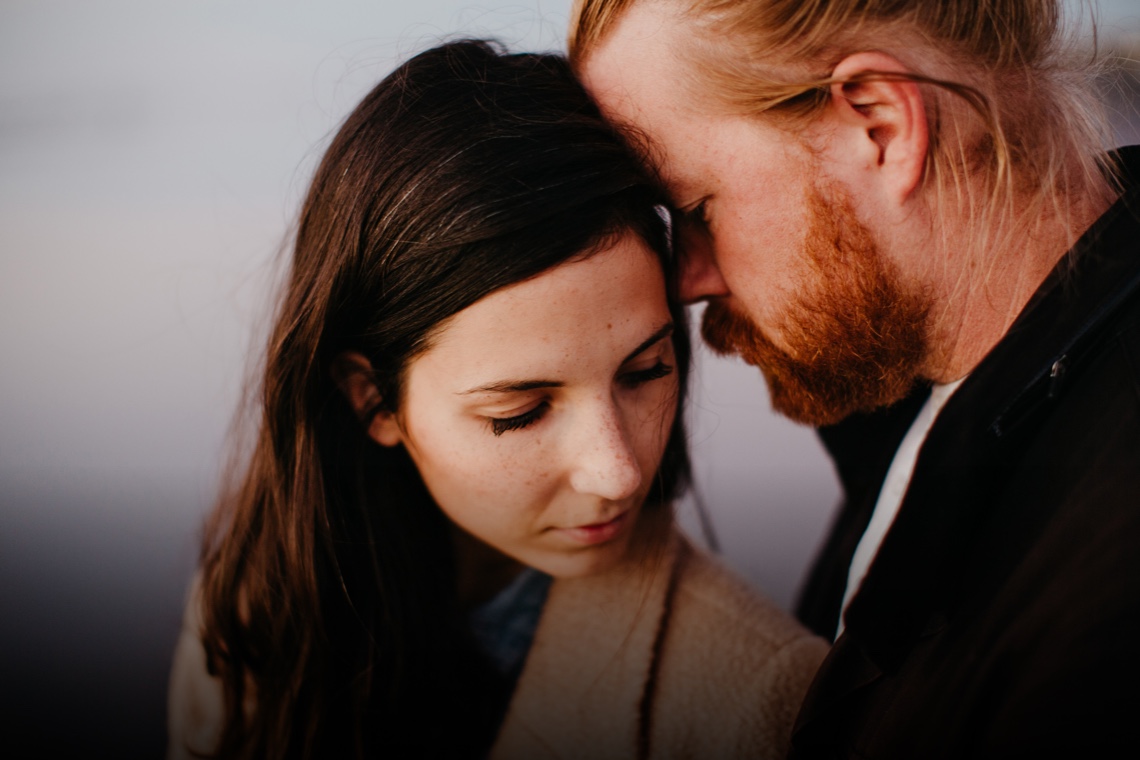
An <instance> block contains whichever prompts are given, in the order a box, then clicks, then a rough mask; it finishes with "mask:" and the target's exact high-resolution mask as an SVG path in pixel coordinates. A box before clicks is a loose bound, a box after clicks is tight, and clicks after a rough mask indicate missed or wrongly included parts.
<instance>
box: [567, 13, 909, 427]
mask: <svg viewBox="0 0 1140 760" xmlns="http://www.w3.org/2000/svg"><path fill="white" fill-rule="evenodd" d="M685 42H686V38H685V33H684V30H683V28H682V27H681V25H680V23H678V21H676V20H674V19H672V18H671V17H669V16H668V15H667V14H666V12H663V11H662V10H661V4H656V3H639V4H634V6H633V7H632V8H631V9H630V10H628V11H627V12H626V14H625V16H624V17H623V18H622V19H620V20H619V22H618V25H617V27H616V28H615V29H614V30H612V31H611V32H610V34H609V36H608V37H607V38H605V39H604V40H603V42H602V44H601V45H600V46H599V47H598V48H597V49H595V50H594V51H592V52H591V53H590V55H589V56H588V57H587V58H586V60H585V62H584V65H583V67H582V71H581V74H582V76H583V79H584V81H585V83H586V86H587V88H588V89H589V90H590V92H591V94H592V95H593V96H594V98H595V99H597V101H598V102H599V104H600V106H601V108H602V110H603V112H604V113H605V114H606V116H607V118H610V119H612V120H613V121H615V122H616V123H619V124H622V125H627V126H632V127H634V128H636V129H637V130H638V131H640V132H641V133H642V134H643V135H644V136H645V137H646V138H647V139H648V142H649V144H650V146H651V149H652V151H653V153H654V155H653V160H654V161H655V163H656V164H657V168H658V169H659V170H660V174H661V178H662V181H663V182H664V183H665V186H666V189H667V190H668V192H669V194H670V197H671V200H672V202H673V204H674V206H675V207H676V208H677V209H678V210H679V211H681V212H682V213H683V216H682V217H681V218H680V219H679V220H678V222H677V229H678V242H679V246H680V248H681V251H682V272H681V293H682V297H683V298H685V300H687V301H697V300H702V299H707V300H709V301H710V303H709V306H708V308H707V310H706V312H705V318H704V324H703V326H702V333H703V335H704V336H705V339H706V340H707V341H708V342H709V344H710V345H711V346H712V347H713V348H714V349H716V350H719V351H723V352H726V353H739V354H741V356H742V357H743V358H744V359H745V360H746V361H748V362H749V363H752V364H755V365H757V366H758V367H760V369H761V370H762V371H763V372H764V374H765V377H766V378H767V380H768V385H769V390H770V392H771V396H772V404H773V407H774V408H775V409H776V410H777V411H780V412H781V413H783V414H785V415H787V416H789V417H791V418H792V419H795V420H797V421H801V422H805V423H809V424H815V425H822V424H830V423H833V422H837V421H839V420H840V419H843V418H844V417H846V416H847V415H848V414H850V413H852V412H854V411H859V410H869V409H872V408H874V407H876V406H879V405H882V404H885V403H890V402H891V401H893V400H896V399H898V398H900V397H901V396H902V395H904V394H905V393H906V391H907V390H908V389H909V387H910V385H911V383H912V382H913V380H914V378H915V376H916V375H917V371H918V367H919V365H920V364H921V363H922V361H923V360H924V358H925V356H926V332H927V329H926V317H927V314H928V311H929V308H928V307H929V303H928V299H927V298H926V297H925V296H924V295H923V294H922V293H921V292H920V291H919V290H918V289H917V288H915V287H908V286H907V285H906V284H904V283H903V282H902V279H901V277H900V276H899V275H898V273H897V271H896V268H895V267H894V266H893V265H892V263H891V262H890V261H889V260H888V259H887V258H886V257H885V256H884V255H883V253H882V252H881V251H880V250H879V249H878V247H877V246H876V245H875V240H874V236H873V234H872V233H871V231H870V230H869V229H868V228H867V226H866V225H865V224H863V223H862V222H861V221H860V219H859V217H858V214H857V212H856V210H855V208H854V203H853V201H852V198H851V196H850V194H849V193H847V192H846V191H844V190H843V189H842V187H841V186H839V184H838V183H835V182H830V181H828V180H827V179H826V178H824V177H822V174H821V172H820V170H819V168H818V166H817V165H818V164H819V160H818V159H817V158H816V157H815V155H814V154H813V153H812V152H811V151H809V149H808V148H807V147H806V145H807V144H808V143H809V142H811V143H813V144H815V145H818V143H819V141H820V140H824V139H826V135H823V134H819V133H816V134H811V133H808V132H805V133H804V134H802V135H799V136H797V137H793V136H792V135H791V134H789V132H787V131H786V130H782V129H779V128H777V127H776V126H773V125H772V124H770V123H766V122H765V121H764V120H762V119H761V118H758V117H749V116H739V115H733V114H727V113H725V112H724V111H723V110H718V109H717V108H716V107H715V104H714V103H713V102H712V101H711V100H707V99H705V98H701V97H698V96H695V95H694V93H695V92H697V91H698V90H697V88H695V87H694V86H693V81H694V80H693V75H692V72H690V71H689V70H688V69H689V67H690V64H688V63H687V62H686V61H684V60H681V59H679V58H678V57H677V54H676V51H677V50H678V49H680V46H681V45H683V44H685Z"/></svg>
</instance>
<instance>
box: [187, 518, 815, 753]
mask: <svg viewBox="0 0 1140 760" xmlns="http://www.w3.org/2000/svg"><path fill="white" fill-rule="evenodd" d="M194 598H195V596H194V595H193V594H192V595H191V599H192V600H193V599H194ZM200 629H201V621H200V618H199V615H198V611H197V604H195V603H193V602H191V604H189V605H188V606H187V613H186V620H185V623H184V626H183V632H182V636H181V638H180V640H179V644H178V647H177V650H176V652H175V657H174V667H173V672H172V674H171V687H170V701H169V715H168V721H169V731H170V745H169V747H170V748H169V750H168V755H167V757H168V760H175V759H178V760H182V758H189V757H192V756H193V755H191V754H189V753H188V752H187V746H189V748H191V749H193V750H196V751H199V752H203V751H206V752H208V751H209V749H210V748H211V747H212V746H213V745H214V744H215V742H216V741H217V737H218V735H219V729H220V721H221V717H222V712H221V700H222V693H221V685H220V682H219V681H218V680H217V679H216V678H213V677H211V676H210V675H208V674H207V672H206V662H205V656H204V653H203V650H202V645H201V639H200ZM826 651H827V645H826V644H825V643H824V642H823V641H822V640H821V639H818V638H815V637H812V636H810V635H809V634H808V633H807V632H806V631H805V630H804V629H803V628H801V627H800V626H799V625H798V624H797V623H796V622H794V621H793V620H792V619H791V618H790V617H789V616H788V615H787V614H786V613H784V612H783V611H781V610H780V609H778V608H777V607H776V606H775V605H774V604H772V603H771V602H770V601H767V600H765V599H763V598H761V597H759V596H757V595H756V593H755V592H753V591H752V590H751V589H750V588H749V587H748V586H747V585H745V584H744V583H743V582H742V581H741V580H739V579H738V578H737V577H735V576H734V575H732V574H731V573H730V572H729V571H728V570H726V569H725V568H724V567H723V566H722V565H721V564H720V563H719V562H717V561H716V560H714V559H712V558H711V557H709V556H707V555H706V554H704V553H703V552H700V551H698V550H695V549H693V548H692V547H691V546H690V545H689V544H688V543H687V542H686V541H685V540H684V539H681V538H680V537H674V538H673V539H672V540H671V541H669V542H668V549H667V551H666V552H664V553H663V554H661V555H660V556H658V557H657V559H656V561H654V562H645V561H642V562H640V563H635V562H629V563H626V564H625V565H623V566H621V567H619V568H618V569H615V570H613V571H610V572H607V573H604V574H601V575H596V576H590V577H587V578H581V579H573V580H557V581H555V582H554V583H553V584H552V585H551V588H550V592H549V596H548V598H547V601H546V605H545V607H544V608H543V612H542V617H541V619H540V620H539V624H538V630H537V631H536V633H535V639H534V644H533V645H532V647H531V650H530V653H529V654H528V656H527V660H526V664H525V666H524V669H523V672H522V675H521V677H520V678H519V683H518V687H517V688H516V690H515V693H514V695H513V696H512V698H511V703H510V708H509V710H508V713H507V716H506V719H505V720H504V722H503V725H502V728H501V730H500V733H499V737H498V739H497V741H496V743H495V746H494V748H493V750H492V753H491V757H492V759H493V760H543V759H544V758H563V759H567V760H568V759H570V758H582V759H583V760H585V759H586V758H589V759H590V760H606V759H607V758H631V759H632V758H653V759H654V760H656V759H658V758H660V759H661V760H665V759H666V758H692V759H693V760H703V759H704V758H717V760H720V759H721V758H740V759H741V760H744V759H745V758H747V759H748V760H753V759H756V758H759V759H763V758H782V757H783V756H784V754H785V752H786V749H787V743H788V738H789V736H790V733H791V727H792V722H793V720H794V719H795V716H796V712H797V710H798V709H799V704H800V700H801V699H802V697H803V694H804V692H805V691H806V690H807V686H808V683H809V682H810V680H811V678H812V676H813V674H814V672H815V670H816V668H817V666H818V665H819V663H820V661H821V660H822V659H823V656H824V654H825V653H826Z"/></svg>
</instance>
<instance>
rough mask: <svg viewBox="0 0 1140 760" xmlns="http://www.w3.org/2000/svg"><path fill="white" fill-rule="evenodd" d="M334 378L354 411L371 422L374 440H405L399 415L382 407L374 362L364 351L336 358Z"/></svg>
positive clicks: (383, 443)
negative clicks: (374, 373) (374, 372)
mask: <svg viewBox="0 0 1140 760" xmlns="http://www.w3.org/2000/svg"><path fill="white" fill-rule="evenodd" d="M332 378H333V382H335V383H336V386H337V388H339V389H340V392H341V393H342V394H344V397H345V398H346V399H347V400H348V404H349V406H351V407H352V411H354V412H355V413H356V416H357V417H358V418H360V421H361V422H367V423H368V435H369V437H370V438H372V440H374V441H376V442H377V443H379V444H380V445H381V446H395V445H397V444H399V443H400V442H401V441H402V440H403V438H402V431H401V430H400V425H399V423H398V422H397V421H396V415H395V414H393V413H392V412H390V411H388V410H386V409H383V408H381V403H382V402H383V400H384V399H383V398H382V397H381V395H380V390H379V389H378V388H377V387H376V381H375V380H374V379H373V375H372V363H371V362H369V361H368V359H367V358H366V357H365V356H364V355H363V354H361V353H357V352H356V351H345V352H344V353H342V354H340V355H339V356H337V357H336V358H335V359H333V363H332ZM377 410H379V411H377ZM369 417H371V419H369Z"/></svg>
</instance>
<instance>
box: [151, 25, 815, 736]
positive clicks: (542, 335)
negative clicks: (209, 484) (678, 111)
mask: <svg viewBox="0 0 1140 760" xmlns="http://www.w3.org/2000/svg"><path fill="white" fill-rule="evenodd" d="M657 201H658V199H657V197H656V195H655V194H654V191H653V190H652V187H651V185H650V184H649V183H648V182H647V181H646V179H645V177H644V176H642V174H640V173H639V170H638V168H637V165H636V163H635V162H634V161H632V160H631V158H630V157H629V155H627V153H626V152H625V151H624V150H623V147H622V145H621V143H620V141H619V140H618V139H617V138H616V137H615V136H614V135H613V134H612V133H611V132H610V131H609V130H608V129H607V128H606V127H605V125H604V124H603V123H602V121H601V120H600V118H599V116H598V114H597V112H596V110H595V109H594V108H593V106H592V105H591V104H590V102H589V100H588V98H587V97H586V95H585V94H584V92H583V90H582V89H581V88H580V87H579V85H578V84H577V83H576V82H575V81H574V79H573V77H572V76H571V74H570V73H569V70H568V68H567V65H566V64H565V62H564V61H563V60H562V59H561V58H559V57H556V56H549V55H546V56H539V55H501V54H499V53H497V52H496V51H495V50H493V49H492V48H491V47H489V46H488V45H486V44H484V43H479V42H459V43H453V44H449V45H445V46H443V47H440V48H437V49H434V50H431V51H428V52H426V53H423V54H421V55H419V56H417V57H415V58H413V59H412V60H410V61H409V62H407V63H406V64H404V65H403V66H401V67H400V68H399V69H397V70H396V71H395V72H394V73H393V74H392V75H390V76H389V77H388V78H386V79H385V80H384V81H383V82H381V83H380V84H379V85H378V86H377V87H376V89H375V90H373V91H372V92H371V93H370V94H369V95H368V96H367V97H366V98H365V99H364V101H363V102H362V103H361V104H360V105H359V106H358V107H357V109H356V110H355V111H354V112H353V113H352V114H351V115H350V116H349V118H348V120H347V121H346V122H345V124H344V126H343V127H342V128H341V130H340V131H339V133H338V134H337V136H336V137H335V139H334V140H333V142H332V145H331V146H330V147H329V149H328V152H327V153H326V155H325V156H324V159H323V161H322V163H321V165H320V167H319V169H318V170H317V174H316V177H315V179H314V180H313V184H312V187H311V189H310V191H309V194H308V197H307V200H306V202H305V204H304V208H303V210H302V214H301V219H300V224H299V228H298V232H297V239H296V243H295V246H294V252H293V260H292V268H291V271H290V274H289V278H288V281H287V283H286V286H285V290H284V295H283V299H282V301H281V304H280V306H279V311H278V315H277V321H276V324H275V327H274V330H273V333H272V335H271V338H270V341H269V347H268V351H267V356H266V361H265V371H264V375H263V380H262V388H261V396H260V413H261V414H260V420H259V433H258V437H257V439H256V441H255V445H254V448H253V451H252V454H251V457H250V460H249V463H248V466H247V467H246V468H245V469H244V471H243V473H242V477H241V479H240V481H239V483H238V485H237V487H236V488H235V489H233V491H232V493H230V494H228V495H227V496H226V497H225V498H223V499H222V501H221V503H220V505H219V507H218V509H217V510H216V513H215V514H214V516H213V519H212V522H211V524H210V525H209V529H208V531H207V537H206V541H205V545H204V550H203V558H202V568H201V572H200V575H199V579H198V581H197V582H196V584H195V588H194V592H193V595H192V597H191V603H190V604H189V605H188V608H187V619H186V625H185V627H184V631H183V635H182V638H181V640H180V643H179V646H178V651H177V652H176V654H175V663H174V670H173V675H172V680H171V697H170V729H171V742H170V756H171V757H186V756H193V755H194V754H195V753H204V754H214V753H216V754H217V755H220V756H223V757H259V758H260V757H319V758H323V757H367V756H373V755H387V756H392V757H401V758H403V757H484V756H487V755H488V753H490V755H491V756H492V757H503V758H530V757H542V756H550V757H593V758H601V757H668V756H674V755H685V756H697V757H700V756H706V755H707V756H716V757H728V756H739V757H762V756H766V755H770V756H773V757H774V756H778V755H782V754H783V750H784V746H785V743H786V740H787V735H788V733H789V731H790V724H791V720H792V717H793V716H794V714H795V711H796V709H797V706H798V702H799V699H800V697H801V696H802V693H803V692H804V691H805V690H806V687H807V683H808V681H809V679H810V677H811V674H812V671H813V670H814V668H815V666H816V665H817V664H818V661H819V659H820V658H821V657H822V654H823V651H824V644H823V643H822V642H821V641H819V640H818V639H814V638H811V637H810V636H808V635H807V634H806V633H805V632H804V631H803V629H801V628H800V627H799V626H797V625H796V624H795V623H794V622H792V621H791V620H790V619H788V618H787V617H786V616H784V615H783V613H781V612H779V611H778V610H777V609H775V608H774V607H773V606H772V605H771V604H769V603H767V602H765V601H763V600H760V599H757V598H755V597H754V596H753V595H752V594H751V592H749V591H748V590H747V589H746V587H745V586H744V585H743V584H741V583H740V582H739V581H737V580H735V579H734V578H732V577H731V576H730V575H729V574H728V573H727V572H726V571H724V570H723V569H721V568H720V567H719V566H718V565H716V564H715V563H714V562H712V561H711V560H710V559H709V558H707V557H705V556H703V555H702V554H700V553H698V552H697V551H696V550H694V549H692V548H691V547H689V546H688V545H687V544H686V543H685V542H684V541H683V540H682V539H680V538H679V537H678V536H677V535H676V534H675V533H674V531H673V528H672V520H671V513H670V505H671V502H672V500H673V499H674V497H675V496H676V495H677V492H678V491H679V489H680V488H681V487H682V485H683V484H684V481H685V477H686V475H687V470H688V458H687V453H686V449H685V438H684V430H683V426H682V419H681V415H680V414H679V413H678V410H679V409H680V406H681V403H682V400H683V394H684V388H685V376H686V374H687V370H688V363H689V343H688V332H687V328H686V323H685V320H684V312H683V310H682V309H681V308H680V307H679V306H678V305H677V302H676V301H675V300H674V299H670V298H667V292H668V288H667V284H666V274H665V273H666V271H667V269H666V268H665V267H664V266H663V262H664V260H665V254H666V252H667V241H666V236H665V228H664V224H663V222H662V220H661V218H660V216H659V215H658V213H657V210H656V207H655V204H656V203H657ZM551 577H553V578H554V580H553V581H552V582H551V580H550V578H551Z"/></svg>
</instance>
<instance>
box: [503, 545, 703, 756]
mask: <svg viewBox="0 0 1140 760" xmlns="http://www.w3.org/2000/svg"><path fill="white" fill-rule="evenodd" d="M670 535H671V536H672V537H671V538H668V539H666V540H665V541H662V542H661V543H660V544H658V546H662V545H663V546H664V549H663V550H661V549H659V550H657V551H648V552H642V551H631V552H630V554H631V556H632V557H634V558H635V559H631V560H629V561H627V562H625V563H623V564H622V565H620V566H619V567H617V568H616V569H614V570H612V571H609V572H606V573H602V574H600V575H595V576H588V577H585V578H575V579H565V580H562V579H559V580H555V582H554V583H553V584H552V586H551V588H550V593H549V596H548V597H547V601H546V605H545V607H544V608H543V613H542V618H541V619H540V620H539V624H538V629H537V631H536V632H535V638H534V643H533V644H532V646H531V649H530V652H529V654H528V655H527V660H526V664H525V665H524V667H523V672H522V675H521V676H520V677H519V682H518V685H517V687H516V689H515V693H514V695H513V696H512V698H511V703H510V706H509V708H508V711H507V716H506V718H505V720H504V721H503V725H502V728H501V730H500V732H499V736H498V738H497V739H496V742H495V746H494V748H493V749H492V751H491V757H492V758H494V759H496V760H502V759H505V758H528V759H529V758H543V757H561V758H599V760H604V758H608V757H614V758H630V757H638V756H639V746H640V742H641V738H642V737H641V727H642V722H643V720H642V718H643V716H642V711H643V708H644V704H643V703H644V699H645V695H646V693H647V689H648V688H650V686H651V680H652V672H653V667H654V659H655V653H656V652H655V649H656V645H657V643H658V641H657V639H658V635H659V631H660V630H662V621H663V618H664V616H665V614H666V610H667V606H668V604H667V600H668V596H669V591H670V587H671V584H672V576H673V568H674V566H675V565H676V563H677V558H678V556H679V553H680V552H681V551H683V544H682V543H681V542H680V541H679V539H678V538H677V537H676V536H675V535H673V534H670Z"/></svg>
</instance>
